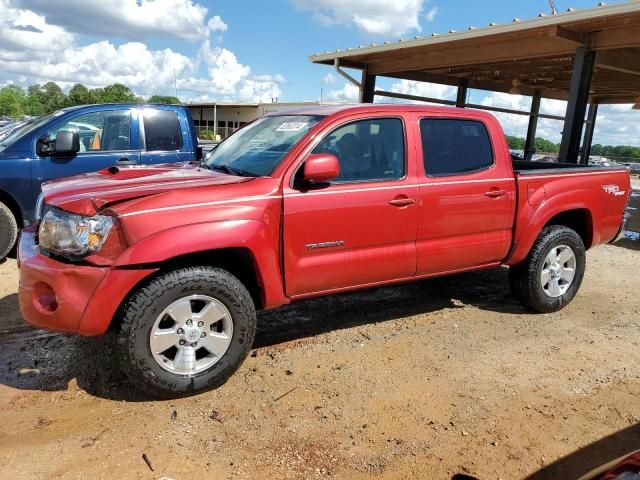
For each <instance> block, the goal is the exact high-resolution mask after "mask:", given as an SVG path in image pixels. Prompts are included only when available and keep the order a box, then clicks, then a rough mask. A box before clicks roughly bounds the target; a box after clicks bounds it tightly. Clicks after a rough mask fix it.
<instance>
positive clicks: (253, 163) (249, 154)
mask: <svg viewBox="0 0 640 480" xmlns="http://www.w3.org/2000/svg"><path fill="white" fill-rule="evenodd" d="M322 118H323V117H322V116H316V115H278V116H273V117H263V118H260V119H258V120H256V121H255V122H253V123H250V124H249V125H247V126H246V127H244V128H242V129H240V130H238V131H237V132H236V133H234V134H233V135H231V136H230V137H229V138H227V139H226V140H225V141H224V142H222V143H221V144H220V145H219V146H218V148H216V149H215V150H214V151H213V153H212V154H211V155H210V156H209V158H208V159H207V160H206V161H205V166H207V167H208V168H211V169H212V170H221V171H224V172H227V173H232V174H239V175H247V176H252V177H262V176H266V175H271V173H272V172H273V171H274V170H275V168H276V167H277V166H278V164H279V163H280V161H281V160H282V159H283V158H284V156H285V155H286V154H287V153H289V151H290V150H291V149H292V148H293V146H294V145H295V144H296V143H297V142H298V140H300V139H301V138H302V137H303V136H304V135H305V134H306V133H307V132H308V131H309V130H310V129H311V128H312V127H313V126H314V125H316V124H317V123H318V122H319V121H320V120H322Z"/></svg>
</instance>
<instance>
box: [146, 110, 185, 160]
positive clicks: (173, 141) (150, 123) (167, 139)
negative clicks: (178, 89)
mask: <svg viewBox="0 0 640 480" xmlns="http://www.w3.org/2000/svg"><path fill="white" fill-rule="evenodd" d="M143 112H144V113H143V119H144V138H145V142H146V145H147V151H151V152H155V151H171V150H180V149H181V148H182V130H181V128H180V121H179V120H178V115H177V114H176V112H174V111H171V110H154V109H152V108H147V109H144V111H143Z"/></svg>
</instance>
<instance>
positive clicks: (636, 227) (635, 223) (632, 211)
mask: <svg viewBox="0 0 640 480" xmlns="http://www.w3.org/2000/svg"><path fill="white" fill-rule="evenodd" d="M627 213H628V215H629V223H628V224H627V231H628V232H633V233H631V234H629V235H628V238H632V239H634V240H637V239H638V236H639V235H640V192H638V191H634V192H632V193H631V198H630V199H629V205H628V206H627Z"/></svg>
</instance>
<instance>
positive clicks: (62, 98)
mask: <svg viewBox="0 0 640 480" xmlns="http://www.w3.org/2000/svg"><path fill="white" fill-rule="evenodd" d="M42 98H43V105H44V111H45V113H51V112H55V111H56V110H59V109H61V108H63V107H64V106H65V105H66V103H67V96H66V95H65V94H64V92H63V91H62V89H61V88H60V87H59V86H58V84H57V83H54V82H47V83H45V84H44V86H43V87H42Z"/></svg>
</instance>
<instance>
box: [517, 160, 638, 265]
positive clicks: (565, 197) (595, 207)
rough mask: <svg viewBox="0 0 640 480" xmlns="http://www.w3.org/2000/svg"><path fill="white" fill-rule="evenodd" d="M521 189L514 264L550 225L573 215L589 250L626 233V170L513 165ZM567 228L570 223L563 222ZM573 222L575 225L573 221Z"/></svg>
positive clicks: (601, 167)
mask: <svg viewBox="0 0 640 480" xmlns="http://www.w3.org/2000/svg"><path fill="white" fill-rule="evenodd" d="M512 163H513V169H514V173H515V179H516V184H517V186H516V188H517V209H516V222H515V230H514V244H516V245H517V247H516V249H515V253H514V254H513V256H512V257H511V259H510V263H512V264H517V263H519V262H520V261H522V260H523V258H524V257H525V255H526V253H527V252H529V249H530V248H531V246H532V245H533V242H534V241H535V239H536V238H537V236H538V234H539V232H540V231H541V230H542V228H544V226H545V225H547V224H549V223H550V222H551V223H553V222H554V218H555V217H556V216H557V215H565V217H566V215H567V214H566V213H564V212H569V211H570V212H573V213H572V215H574V217H573V219H572V220H571V221H570V224H571V225H572V226H573V228H574V230H576V231H578V232H579V233H580V234H581V235H582V237H583V240H584V243H585V246H586V247H587V248H589V247H591V246H594V245H598V244H601V243H607V242H610V241H612V240H613V239H614V238H615V237H616V235H617V233H618V232H619V230H620V225H621V223H622V214H623V212H624V209H625V206H626V203H627V199H628V198H629V191H630V188H631V186H630V178H629V175H628V172H627V170H626V167H618V166H614V167H606V166H589V165H576V164H574V163H547V162H526V161H513V162H512ZM561 220H564V223H563V224H567V219H566V218H563V219H561ZM571 222H573V223H571Z"/></svg>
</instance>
